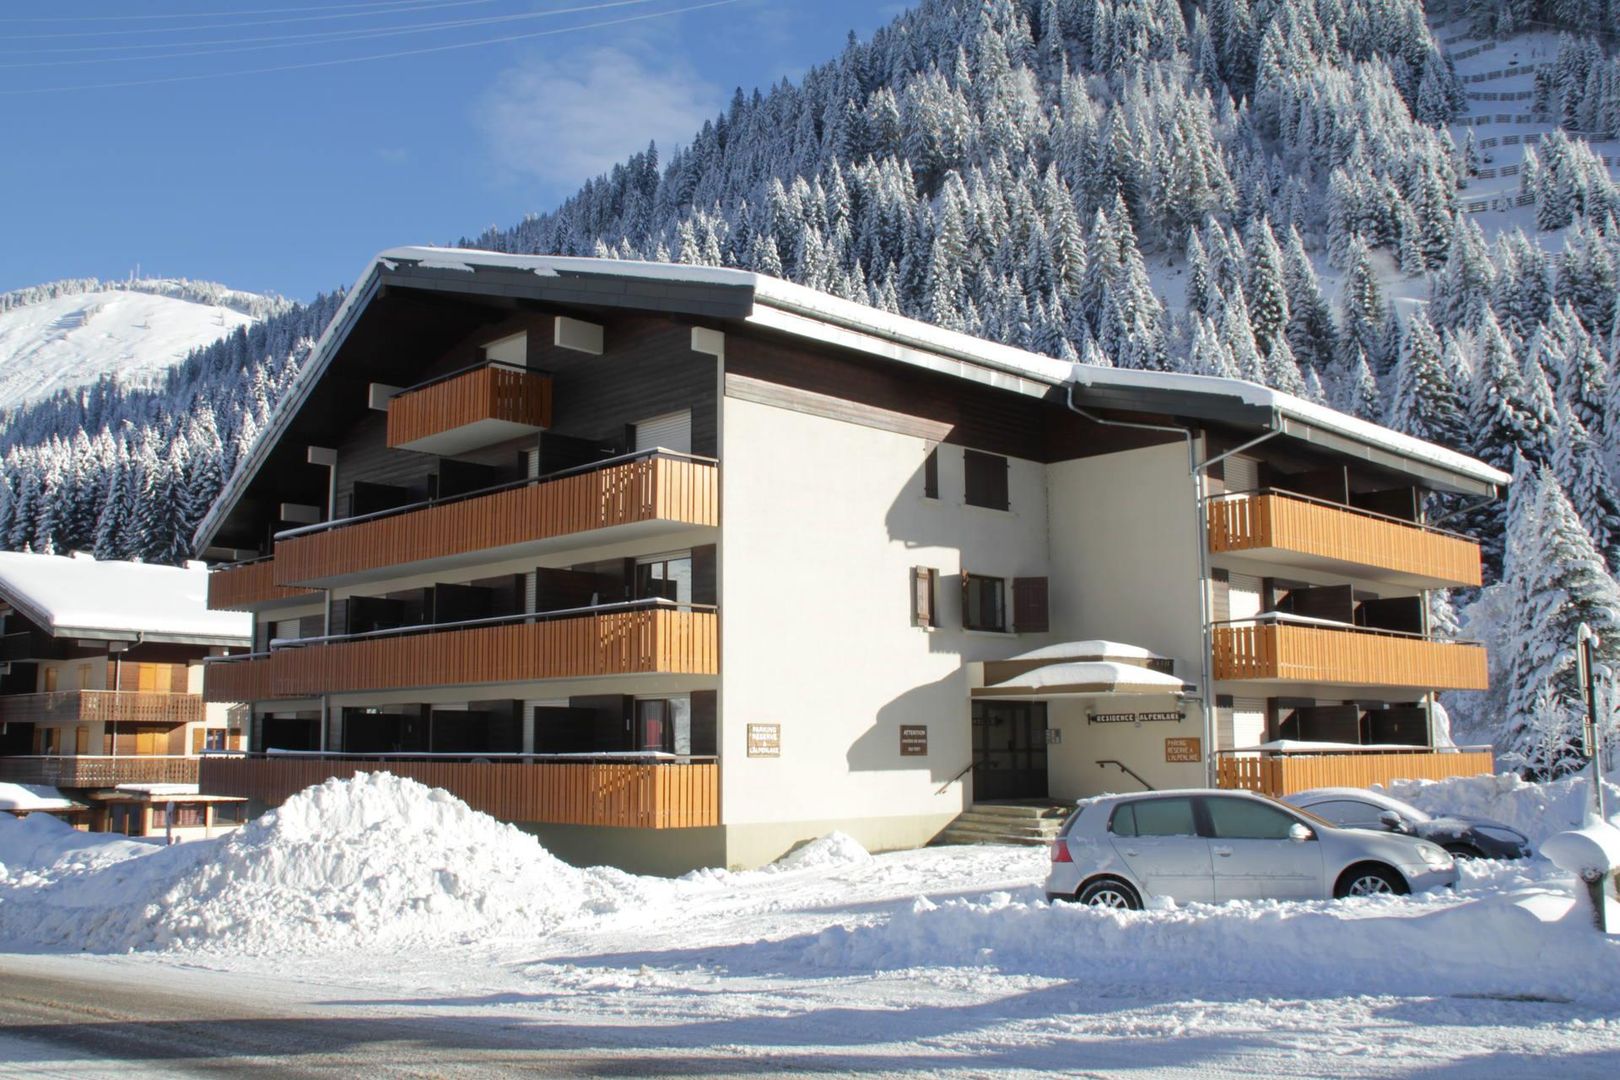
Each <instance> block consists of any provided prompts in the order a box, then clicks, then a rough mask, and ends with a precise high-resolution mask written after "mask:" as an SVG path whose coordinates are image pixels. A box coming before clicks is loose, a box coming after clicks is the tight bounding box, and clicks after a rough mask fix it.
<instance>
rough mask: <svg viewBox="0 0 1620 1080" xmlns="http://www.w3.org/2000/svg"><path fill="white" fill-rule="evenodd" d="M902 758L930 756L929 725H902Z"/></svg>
mask: <svg viewBox="0 0 1620 1080" xmlns="http://www.w3.org/2000/svg"><path fill="white" fill-rule="evenodd" d="M900 756H901V757H927V756H928V725H927V724H901V725H900Z"/></svg>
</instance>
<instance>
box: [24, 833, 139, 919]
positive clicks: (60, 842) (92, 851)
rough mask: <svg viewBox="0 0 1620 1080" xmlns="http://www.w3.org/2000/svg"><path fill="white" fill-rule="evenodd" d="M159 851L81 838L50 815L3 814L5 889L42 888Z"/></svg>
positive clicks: (100, 837) (100, 836)
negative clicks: (44, 884) (64, 878)
mask: <svg viewBox="0 0 1620 1080" xmlns="http://www.w3.org/2000/svg"><path fill="white" fill-rule="evenodd" d="M154 850H156V848H155V847H154V845H153V843H152V842H151V841H146V840H126V839H124V838H123V837H121V836H116V837H115V836H108V835H106V834H104V833H83V832H79V831H78V830H77V829H75V828H73V826H71V825H69V824H67V823H66V822H64V821H62V820H61V819H60V818H55V817H52V816H51V815H49V814H29V815H28V816H27V817H25V818H17V817H13V816H11V815H10V814H0V886H4V885H9V886H17V885H30V884H38V883H40V882H42V881H49V880H53V879H55V878H59V877H62V876H64V875H67V874H72V873H77V872H80V871H84V870H94V869H98V868H100V867H104V866H110V865H112V864H113V863H118V862H122V861H123V860H125V859H128V858H130V857H132V856H135V855H149V854H151V853H152V852H153V851H154ZM3 910H4V909H3V908H0V914H3ZM0 923H3V919H0Z"/></svg>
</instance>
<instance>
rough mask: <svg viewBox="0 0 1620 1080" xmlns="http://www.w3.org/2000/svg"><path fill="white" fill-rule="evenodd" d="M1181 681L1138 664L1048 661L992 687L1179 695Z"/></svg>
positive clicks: (1108, 661)
mask: <svg viewBox="0 0 1620 1080" xmlns="http://www.w3.org/2000/svg"><path fill="white" fill-rule="evenodd" d="M1181 688H1182V682H1181V680H1180V679H1179V678H1177V677H1176V676H1174V675H1166V674H1165V673H1164V672H1162V671H1152V670H1150V669H1148V668H1145V667H1140V666H1138V665H1136V664H1121V663H1116V662H1114V661H1112V660H1088V661H1083V662H1081V663H1074V664H1048V665H1046V666H1045V667H1038V668H1036V669H1035V670H1034V671H1026V672H1024V673H1023V674H1022V675H1015V676H1013V677H1012V678H1010V679H1005V680H1003V681H1001V682H998V683H996V684H995V686H993V687H989V688H988V689H991V690H1031V691H1038V690H1046V691H1049V692H1053V693H1070V694H1075V693H1099V694H1133V693H1134V694H1144V693H1145V694H1178V693H1180V692H1181Z"/></svg>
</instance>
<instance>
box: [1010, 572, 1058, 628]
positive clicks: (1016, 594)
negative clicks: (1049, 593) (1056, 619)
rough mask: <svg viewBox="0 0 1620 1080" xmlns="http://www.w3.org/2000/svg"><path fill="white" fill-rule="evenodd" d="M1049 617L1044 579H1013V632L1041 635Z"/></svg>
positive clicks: (1046, 626)
mask: <svg viewBox="0 0 1620 1080" xmlns="http://www.w3.org/2000/svg"><path fill="white" fill-rule="evenodd" d="M1049 621H1050V620H1049V616H1048V615H1047V605H1046V579H1045V578H1043V577H1021V578H1013V630H1014V631H1016V632H1017V633H1020V634H1043V633H1045V632H1046V631H1047V629H1048V628H1049V627H1048V623H1049Z"/></svg>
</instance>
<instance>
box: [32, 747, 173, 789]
mask: <svg viewBox="0 0 1620 1080" xmlns="http://www.w3.org/2000/svg"><path fill="white" fill-rule="evenodd" d="M0 780H5V781H9V782H10V783H13V784H49V785H51V786H52V787H65V788H93V787H114V786H116V785H118V784H195V783H196V782H197V759H196V758H194V757H181V756H178V755H162V756H158V755H146V754H140V755H131V754H119V755H117V756H109V755H101V754H97V755H90V754H62V755H45V756H41V755H31V756H26V757H0Z"/></svg>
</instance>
